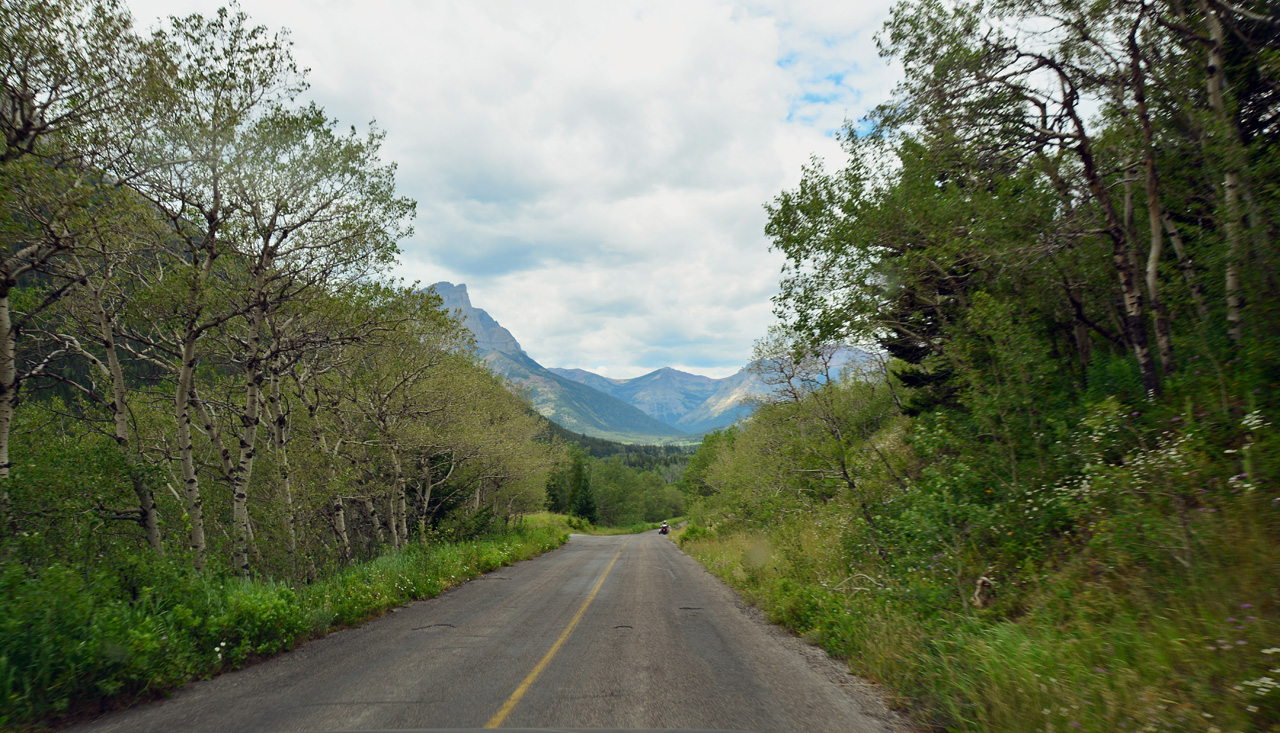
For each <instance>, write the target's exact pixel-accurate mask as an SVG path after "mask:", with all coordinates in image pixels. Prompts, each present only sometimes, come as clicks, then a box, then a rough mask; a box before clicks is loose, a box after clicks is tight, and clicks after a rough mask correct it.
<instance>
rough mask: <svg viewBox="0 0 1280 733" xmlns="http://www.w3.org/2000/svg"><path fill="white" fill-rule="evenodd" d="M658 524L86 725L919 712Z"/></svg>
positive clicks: (779, 727)
mask: <svg viewBox="0 0 1280 733" xmlns="http://www.w3.org/2000/svg"><path fill="white" fill-rule="evenodd" d="M758 616H759V614H758V613H754V612H753V611H752V610H751V609H747V608H744V607H743V606H742V604H741V603H740V602H739V600H738V598H737V596H736V595H735V594H734V593H733V592H732V591H730V590H728V589H727V588H726V587H725V586H724V585H722V584H721V583H720V582H719V581H718V580H716V579H715V578H713V577H712V576H711V575H710V574H708V573H707V572H706V571H705V570H703V569H702V568H701V566H699V565H698V564H697V563H696V562H695V561H694V560H692V559H691V558H689V557H688V556H686V555H684V554H683V553H681V552H680V551H679V550H678V549H677V548H676V547H675V545H674V544H673V543H672V542H671V541H670V540H669V539H668V538H667V537H663V536H659V535H658V534H657V533H656V532H647V533H645V534H641V535H624V536H617V537H589V536H581V535H574V536H573V538H572V539H571V540H570V541H569V542H568V543H567V544H566V545H565V546H564V547H562V548H560V549H558V550H556V551H554V552H551V553H548V554H546V555H543V556H542V557H539V558H535V559H533V560H527V561H525V562H521V563H518V564H516V565H512V566H510V567H506V568H502V569H500V570H497V571H495V572H493V573H490V574H488V575H486V576H484V577H482V578H480V579H478V580H474V581H472V582H470V583H466V584H464V585H462V586H459V587H457V588H455V589H453V590H450V591H448V592H446V593H444V594H442V595H440V596H439V597H437V598H434V599H431V600H428V601H421V602H417V603H413V604H411V605H409V606H406V607H404V608H401V609H399V610H398V611H397V612H395V613H392V614H390V615H388V616H386V617H384V618H381V619H378V620H376V621H372V622H370V623H368V624H365V625H364V626H362V627H360V628H358V629H350V630H346V631H341V632H338V633H335V634H331V635H329V636H327V637H325V638H323V639H319V640H316V641H313V642H310V643H307V644H304V645H302V646H301V647H299V648H298V649H296V650H294V651H292V652H290V653H287V654H282V655H280V656H277V657H274V658H272V659H270V660H268V661H266V662H263V663H261V664H258V665H255V666H252V667H249V668H247V669H243V670H240V671H237V672H231V673H228V674H224V675H222V676H220V677H218V678H216V679H213V680H208V681H203V682H197V683H193V684H190V685H187V686H186V687H184V688H182V689H181V690H179V691H178V692H177V693H175V694H174V695H173V697H171V698H169V699H167V700H162V701H159V702H156V703H153V704H149V705H145V706H142V707H138V708H134V709H132V710H127V711H122V712H118V713H112V714H109V715H106V716H103V717H101V718H99V719H97V720H95V721H93V722H91V723H88V724H84V725H81V726H77V727H75V728H73V729H72V730H76V731H129V732H130V733H133V732H136V731H333V730H380V729H382V730H385V729H405V728H409V729H451V728H454V729H457V728H473V729H474V728H484V727H502V728H556V727H559V728H638V729H643V728H686V729H693V728H700V729H712V730H743V731H846V732H851V733H852V732H856V733H871V732H876V733H887V732H889V731H895V732H896V731H902V730H905V727H903V726H902V724H901V723H899V722H896V719H895V718H894V717H893V716H892V715H891V714H890V713H889V712H888V711H887V710H886V709H885V708H884V706H883V704H881V703H880V701H879V700H878V698H877V697H876V696H875V693H874V691H873V690H872V689H871V688H870V687H869V686H867V685H866V684H864V683H861V682H860V681H859V680H858V679H857V678H855V677H851V676H849V675H847V674H845V673H844V672H843V669H842V668H841V667H840V666H839V664H838V663H836V662H833V661H831V660H828V659H826V658H825V656H824V655H822V654H821V652H818V651H816V650H813V649H811V648H809V647H806V646H805V645H804V644H803V643H801V642H799V641H798V640H796V639H794V638H791V637H790V636H788V635H787V634H785V633H783V632H781V631H779V630H777V629H775V628H773V627H770V626H768V625H767V624H765V623H764V622H763V621H761V620H759V618H758Z"/></svg>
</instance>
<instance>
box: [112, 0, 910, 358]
mask: <svg viewBox="0 0 1280 733" xmlns="http://www.w3.org/2000/svg"><path fill="white" fill-rule="evenodd" d="M221 4H222V3H219V2H214V1H205V0H128V5H129V7H130V9H131V10H132V12H133V15H134V18H135V22H136V23H137V25H138V26H140V27H141V28H144V29H145V28H148V27H152V26H154V25H155V24H156V23H157V22H158V19H159V18H160V17H161V16H167V15H172V14H177V15H185V14H187V13H191V12H201V13H206V14H207V13H212V12H213V11H214V10H216V8H217V7H218V6H219V5H221ZM889 5H890V3H889V2H888V0H866V1H864V2H833V1H832V0H817V1H800V2H796V1H793V2H787V1H785V0H778V1H777V2H764V1H761V2H750V1H748V2H714V1H710V0H709V1H705V2H704V1H702V0H680V1H679V2H630V1H625V2H624V1H622V0H609V1H608V2H602V1H600V0H584V1H583V2H542V1H541V0H538V1H525V2H514V1H513V2H480V1H467V2H461V1H459V2H430V1H425V0H360V1H358V2H357V1H355V0H241V8H242V9H243V10H244V11H245V12H246V13H247V14H248V15H249V16H250V17H251V18H252V19H253V20H254V21H255V22H257V23H260V24H263V25H266V26H268V27H269V28H271V29H281V28H287V29H289V30H290V33H291V38H292V40H293V43H294V56H295V58H296V59H297V60H298V62H299V64H300V65H301V66H304V67H308V68H310V74H309V75H308V80H309V82H310V84H311V89H310V90H309V91H308V92H307V95H306V96H307V98H310V99H313V100H315V101H316V102H318V103H319V104H320V105H322V106H323V107H324V108H325V109H326V110H327V111H328V112H329V114H330V115H331V116H334V117H336V118H337V119H338V120H339V121H340V122H341V123H342V124H343V125H357V126H358V127H361V128H363V127H364V126H365V125H367V124H368V123H369V122H370V121H371V120H376V121H377V124H378V126H379V127H381V128H382V129H384V130H385V131H386V132H387V139H386V143H385V148H384V150H385V155H386V157H387V159H389V160H394V161H396V162H397V163H398V164H399V172H398V181H399V185H400V189H401V192H402V193H403V194H404V195H407V196H410V197H412V198H414V199H415V200H417V202H418V218H417V221H416V223H415V230H416V233H415V235H414V236H413V238H412V239H410V240H407V241H405V242H403V243H402V244H401V249H402V250H403V254H402V255H401V264H400V266H399V267H398V268H397V271H396V274H397V275H398V276H400V277H402V278H405V279H406V280H409V281H420V282H421V283H423V284H430V283H434V282H437V281H440V280H447V281H450V282H453V283H465V284H466V285H467V289H468V291H469V292H470V294H471V301H472V303H473V304H474V305H475V306H476V307H478V308H483V309H485V310H487V311H488V312H489V313H490V315H492V316H493V317H494V318H496V319H497V320H498V322H499V323H501V324H502V325H504V326H506V327H507V328H508V329H510V330H511V332H512V333H513V334H514V335H515V337H516V339H517V340H519V341H520V344H521V345H522V346H523V347H524V348H525V350H526V351H527V352H528V353H529V355H530V356H532V357H533V358H534V359H536V360H537V361H538V362H540V363H541V364H543V365H544V366H558V367H579V368H584V369H590V370H592V371H595V372H597V373H600V374H604V375H607V376H611V377H633V376H638V375H640V374H643V373H645V372H648V371H651V370H653V369H656V368H658V367H663V366H673V367H676V368H679V369H684V370H686V371H691V372H694V373H699V374H706V375H708V376H714V377H721V376H727V375H729V374H732V373H733V372H735V371H737V370H738V369H739V368H740V367H742V366H743V365H744V364H745V363H746V361H747V360H748V358H749V357H750V354H751V345H752V343H753V342H754V341H755V340H756V339H758V338H760V337H761V336H763V335H764V333H765V331H766V329H767V328H768V327H769V325H770V324H771V323H772V321H773V317H772V314H771V304H770V302H769V298H770V297H771V296H772V295H773V294H774V293H776V292H777V289H778V279H779V268H780V266H781V264H782V259H781V257H779V256H778V255H777V254H776V253H772V252H770V251H769V246H768V240H767V239H766V238H765V236H764V233H763V229H764V224H765V215H764V211H763V208H762V205H763V204H764V203H765V202H767V201H769V200H770V199H772V198H773V197H774V196H775V195H777V193H778V192H779V191H781V190H782V189H783V188H786V187H790V186H794V185H795V183H796V182H797V181H798V179H799V174H800V166H801V165H802V164H803V163H804V162H805V161H807V160H808V158H809V157H810V156H811V155H818V156H820V157H823V158H826V159H828V160H831V161H833V162H834V161H837V160H838V159H839V158H840V150H839V146H838V144H837V143H836V141H835V139H834V137H833V134H834V133H835V132H836V131H837V130H838V129H839V128H840V127H841V125H842V124H843V122H844V120H846V119H851V120H856V119H859V118H861V117H862V116H863V115H864V114H865V113H866V112H867V111H868V110H869V109H870V108H871V107H873V106H874V105H876V104H878V103H879V102H881V101H883V100H884V99H885V98H886V97H887V95H888V93H889V91H890V89H891V88H892V86H893V83H894V81H895V79H896V73H895V72H894V70H893V69H891V68H890V67H888V66H887V65H886V64H885V62H884V61H882V60H881V59H880V58H879V57H878V56H877V54H876V49H875V43H874V40H873V36H874V34H875V32H876V31H877V30H878V29H879V27H880V25H881V24H882V23H883V21H884V20H885V18H886V16H887V13H888V7H889Z"/></svg>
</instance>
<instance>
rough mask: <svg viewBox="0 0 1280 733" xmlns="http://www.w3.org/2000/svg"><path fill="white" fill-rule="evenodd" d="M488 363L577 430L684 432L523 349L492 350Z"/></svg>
mask: <svg viewBox="0 0 1280 733" xmlns="http://www.w3.org/2000/svg"><path fill="white" fill-rule="evenodd" d="M485 359H486V360H487V361H488V362H489V367H490V368H491V369H493V370H494V371H495V372H497V373H499V374H501V375H502V376H504V377H506V378H507V379H509V380H511V381H512V382H514V383H516V384H517V385H519V386H520V387H521V388H523V389H524V390H526V392H527V395H528V397H529V400H530V401H531V402H533V407H534V409H536V410H537V411H538V412H539V413H541V414H542V415H544V416H546V417H547V419H549V420H551V421H552V422H555V423H556V424H558V425H561V426H563V427H565V428H567V429H569V430H572V431H574V432H578V433H585V434H586V435H590V436H593V437H597V438H606V439H608V440H615V441H619V442H624V443H626V442H631V443H668V442H672V441H673V440H679V439H681V438H688V436H687V435H686V434H685V432H684V431H683V430H680V429H679V428H676V427H673V426H671V425H668V424H666V423H663V422H659V421H658V420H655V419H654V418H652V417H649V416H648V415H646V414H644V413H643V412H641V411H640V410H639V409H638V408H636V407H634V406H632V405H629V404H627V403H626V402H623V401H622V400H620V399H618V398H616V397H613V396H611V395H607V394H605V393H603V392H600V391H599V390H596V389H592V388H591V387H588V386H587V385H585V384H582V383H579V382H575V381H573V380H571V379H566V378H564V377H562V376H560V375H558V374H555V373H554V372H552V371H551V370H549V369H546V368H544V367H543V366H542V365H541V364H539V363H538V362H536V361H534V360H533V359H531V358H529V356H528V355H527V354H525V353H524V352H523V351H520V352H516V353H504V352H501V351H492V352H490V353H488V354H486V355H485Z"/></svg>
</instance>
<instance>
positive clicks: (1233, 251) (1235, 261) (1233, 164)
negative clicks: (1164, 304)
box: [1196, 0, 1244, 344]
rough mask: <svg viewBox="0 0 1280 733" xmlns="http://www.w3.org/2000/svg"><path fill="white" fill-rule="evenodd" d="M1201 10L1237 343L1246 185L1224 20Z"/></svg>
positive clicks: (1230, 321)
mask: <svg viewBox="0 0 1280 733" xmlns="http://www.w3.org/2000/svg"><path fill="white" fill-rule="evenodd" d="M1196 4H1197V5H1198V6H1199V8H1200V12H1201V13H1202V14H1203V15H1204V22H1205V25H1206V26H1207V27H1208V29H1209V52H1208V69H1207V79H1206V84H1207V87H1208V91H1209V105H1210V106H1211V107H1212V108H1213V111H1214V113H1215V114H1216V115H1217V117H1218V129H1219V131H1220V133H1219V134H1220V136H1221V137H1222V138H1223V144H1224V145H1225V146H1226V152H1227V155H1226V156H1224V157H1225V158H1226V160H1227V170H1226V173H1225V175H1224V179H1223V185H1222V189H1223V190H1222V203H1223V208H1224V209H1225V213H1226V221H1225V222H1224V223H1223V228H1224V229H1225V230H1226V235H1227V258H1226V260H1227V261H1226V271H1225V273H1224V279H1225V286H1226V300H1227V336H1228V337H1229V338H1230V339H1231V340H1232V342H1234V343H1237V344H1238V343H1240V340H1241V339H1242V338H1244V293H1243V292H1242V288H1241V283H1240V267H1241V260H1242V257H1243V249H1244V242H1243V231H1242V230H1243V221H1242V218H1243V216H1242V210H1241V206H1240V191H1241V188H1242V187H1243V184H1242V181H1241V175H1240V151H1239V147H1240V144H1239V140H1238V139H1237V137H1236V134H1235V125H1234V124H1233V123H1232V120H1231V116H1230V114H1229V113H1228V111H1227V100H1226V94H1225V93H1224V91H1223V90H1224V88H1225V86H1226V84H1225V72H1224V70H1223V69H1224V64H1225V61H1224V58H1223V51H1222V49H1223V46H1224V44H1225V43H1226V36H1225V33H1224V32H1223V29H1222V21H1220V20H1219V19H1218V16H1217V14H1216V13H1214V12H1213V8H1211V7H1210V5H1209V1H1208V0H1196Z"/></svg>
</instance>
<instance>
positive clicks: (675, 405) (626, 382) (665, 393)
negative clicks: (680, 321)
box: [551, 367, 763, 433]
mask: <svg viewBox="0 0 1280 733" xmlns="http://www.w3.org/2000/svg"><path fill="white" fill-rule="evenodd" d="M551 371H553V372H555V373H556V374H559V375H560V376H563V377H567V378H569V379H572V380H574V381H576V382H581V383H582V384H585V385H587V386H590V387H593V388H595V389H598V390H600V391H601V392H605V393H607V394H610V395H612V396H614V397H617V398H618V399H620V400H623V401H624V402H627V403H629V404H632V405H635V406H636V407H638V408H640V409H641V410H643V411H644V412H645V413H646V414H648V415H649V416H651V417H653V418H656V419H658V420H661V421H662V422H664V423H666V424H668V425H672V426H674V427H677V428H679V429H681V430H684V431H686V432H690V433H702V432H706V431H708V430H714V429H716V428H722V427H725V426H728V425H732V424H733V423H735V422H737V420H738V419H739V418H740V417H742V416H744V415H746V414H749V413H750V409H747V408H743V409H739V406H738V405H737V400H738V399H739V398H740V397H743V396H746V395H747V394H748V393H749V392H750V390H751V389H755V388H756V386H757V385H758V380H754V379H753V378H751V377H750V375H749V374H748V373H747V372H746V370H743V371H741V372H739V373H738V374H735V375H734V376H732V377H726V378H725V379H712V378H711V377H704V376H701V375H698V374H690V373H688V372H682V371H680V370H678V369H671V368H670V367H663V368H662V369H658V370H657V371H653V372H649V373H648V374H645V375H642V376H639V377H634V378H632V379H610V378H608V377H602V376H600V375H599V374H595V373H593V372H589V371H586V370H584V369H555V368H553V369H552V370H551ZM758 386H759V387H760V388H761V389H762V388H763V385H758ZM690 416H692V417H690Z"/></svg>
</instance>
